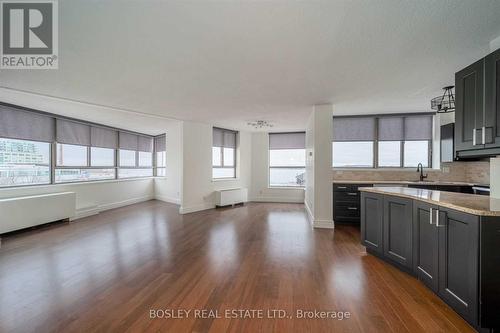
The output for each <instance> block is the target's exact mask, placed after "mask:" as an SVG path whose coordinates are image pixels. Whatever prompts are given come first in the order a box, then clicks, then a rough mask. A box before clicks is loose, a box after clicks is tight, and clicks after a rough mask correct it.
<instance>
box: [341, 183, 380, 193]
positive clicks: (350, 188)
mask: <svg viewBox="0 0 500 333" xmlns="http://www.w3.org/2000/svg"><path fill="white" fill-rule="evenodd" d="M372 186H373V185H372V184H333V191H334V192H356V191H357V190H358V188H360V187H372Z"/></svg>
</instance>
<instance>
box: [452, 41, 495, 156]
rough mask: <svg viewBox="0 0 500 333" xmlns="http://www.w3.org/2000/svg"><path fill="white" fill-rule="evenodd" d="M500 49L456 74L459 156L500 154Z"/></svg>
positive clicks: (456, 116)
mask: <svg viewBox="0 0 500 333" xmlns="http://www.w3.org/2000/svg"><path fill="white" fill-rule="evenodd" d="M499 95H500V50H497V51H496V52H493V53H492V54H490V55H488V56H487V57H486V58H483V59H481V60H479V61H477V62H475V63H473V64H472V65H470V66H468V67H466V68H464V69H462V70H461V71H459V72H457V73H456V74H455V103H456V110H455V122H456V124H455V150H456V155H457V157H458V158H468V157H469V158H470V157H482V156H490V155H497V154H499V153H500V98H499Z"/></svg>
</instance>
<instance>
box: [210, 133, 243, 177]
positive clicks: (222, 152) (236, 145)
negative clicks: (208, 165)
mask: <svg viewBox="0 0 500 333" xmlns="http://www.w3.org/2000/svg"><path fill="white" fill-rule="evenodd" d="M214 129H217V130H222V131H223V132H231V133H233V134H234V140H235V147H234V148H231V147H224V143H225V135H223V139H222V141H223V144H222V146H221V147H217V146H214V145H213V142H212V180H213V181H214V180H215V181H218V180H230V179H236V178H237V177H236V176H237V171H236V168H237V160H238V159H237V153H238V146H239V132H237V131H233V130H229V129H225V128H220V127H213V128H212V133H213V130H214ZM214 148H218V149H220V156H221V158H220V162H221V165H220V166H216V165H214V163H213V149H214ZM224 148H227V149H233V150H234V153H233V165H232V166H225V165H224V164H225V163H224V160H225V159H224ZM214 169H234V172H233V175H232V176H230V177H214Z"/></svg>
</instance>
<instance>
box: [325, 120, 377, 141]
mask: <svg viewBox="0 0 500 333" xmlns="http://www.w3.org/2000/svg"><path fill="white" fill-rule="evenodd" d="M373 140H375V118H374V117H341V118H333V141H373Z"/></svg>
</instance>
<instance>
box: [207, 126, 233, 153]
mask: <svg viewBox="0 0 500 333" xmlns="http://www.w3.org/2000/svg"><path fill="white" fill-rule="evenodd" d="M236 134H237V132H235V131H231V130H226V129H223V128H216V127H214V128H213V138H212V139H213V141H212V146H213V147H224V148H236Z"/></svg>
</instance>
